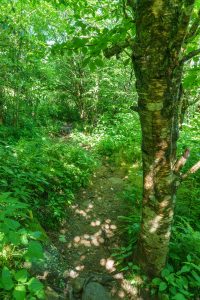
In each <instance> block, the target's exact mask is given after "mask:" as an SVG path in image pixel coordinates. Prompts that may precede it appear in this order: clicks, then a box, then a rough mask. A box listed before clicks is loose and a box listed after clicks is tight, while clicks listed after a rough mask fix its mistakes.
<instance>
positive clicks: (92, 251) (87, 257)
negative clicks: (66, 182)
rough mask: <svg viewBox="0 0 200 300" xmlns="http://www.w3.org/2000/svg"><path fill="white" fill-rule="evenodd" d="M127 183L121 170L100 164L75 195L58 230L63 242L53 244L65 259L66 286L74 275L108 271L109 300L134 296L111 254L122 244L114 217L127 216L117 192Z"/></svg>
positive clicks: (123, 202) (86, 275) (128, 210)
mask: <svg viewBox="0 0 200 300" xmlns="http://www.w3.org/2000/svg"><path fill="white" fill-rule="evenodd" d="M129 184H130V183H128V176H126V172H125V171H124V170H123V169H115V168H111V167H110V166H109V165H108V164H104V165H102V166H101V167H100V168H99V169H98V170H97V172H96V173H95V174H93V178H92V180H91V183H90V185H89V187H88V188H86V189H82V190H81V191H80V192H79V194H78V195H77V197H76V199H75V201H74V203H75V204H74V205H72V206H71V208H70V212H69V215H68V217H67V220H66V222H65V224H64V226H63V228H62V229H61V230H60V234H61V235H62V236H64V240H65V242H62V243H61V242H60V243H59V242H58V241H57V243H56V244H57V247H58V248H59V249H60V251H61V252H62V256H63V257H65V259H66V260H67V264H68V267H69V268H68V272H67V274H66V277H67V278H68V280H69V287H70V286H71V285H73V281H74V279H75V278H82V277H84V278H87V277H88V276H90V275H91V274H96V273H98V274H99V273H100V274H102V275H105V274H109V275H110V277H111V276H112V278H113V279H114V284H112V286H111V288H110V289H109V290H110V292H111V295H112V299H113V300H114V299H115V300H118V299H138V298H136V296H135V290H134V289H133V288H132V287H131V286H130V284H129V283H128V281H127V280H125V279H124V276H123V273H121V272H120V273H119V271H117V267H116V261H115V259H114V257H112V256H111V254H112V253H113V252H114V249H116V248H117V249H118V248H119V247H122V246H123V236H122V233H120V226H121V221H120V220H119V218H118V216H122V215H128V213H127V212H130V210H132V208H131V207H130V203H127V202H125V201H122V200H121V199H120V194H121V195H122V193H123V191H124V190H125V189H126V188H127V187H128V185H129ZM77 299H78V298H77Z"/></svg>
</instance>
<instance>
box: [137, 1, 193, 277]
mask: <svg viewBox="0 0 200 300" xmlns="http://www.w3.org/2000/svg"><path fill="white" fill-rule="evenodd" d="M193 2H194V1H183V0H173V1H172V0H171V1H164V0H153V1H149V0H140V1H137V5H136V42H135V46H134V49H133V65H134V70H135V75H136V89H137V93H138V112H139V115H140V122H141V128H142V158H143V209H142V225H141V233H140V236H139V241H138V247H137V255H136V256H137V258H138V260H139V263H140V265H141V266H142V268H143V269H144V271H145V272H146V273H147V274H149V276H151V277H153V276H157V275H159V273H160V272H161V270H162V268H163V267H164V266H165V263H166V259H167V255H168V248H169V241H170V234H171V225H172V221H173V213H174V203H175V194H176V181H175V178H176V176H175V174H174V165H175V161H176V143H177V139H178V127H179V126H178V125H179V124H178V111H179V103H180V97H181V95H180V94H181V77H182V69H183V67H182V63H181V62H180V55H181V46H182V43H183V41H184V38H185V36H186V33H187V27H188V23H189V19H190V14H191V12H192V4H193Z"/></svg>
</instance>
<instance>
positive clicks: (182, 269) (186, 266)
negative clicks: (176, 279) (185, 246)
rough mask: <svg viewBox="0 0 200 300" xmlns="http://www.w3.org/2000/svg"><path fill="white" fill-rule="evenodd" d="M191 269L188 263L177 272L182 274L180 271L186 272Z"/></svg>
mask: <svg viewBox="0 0 200 300" xmlns="http://www.w3.org/2000/svg"><path fill="white" fill-rule="evenodd" d="M190 270H191V266H190V265H184V266H183V267H182V268H181V270H180V271H179V272H178V274H182V273H187V272H189V271H190Z"/></svg>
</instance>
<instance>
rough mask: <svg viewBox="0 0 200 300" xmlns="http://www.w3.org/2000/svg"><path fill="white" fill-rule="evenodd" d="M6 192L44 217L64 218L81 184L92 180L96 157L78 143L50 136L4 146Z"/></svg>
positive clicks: (0, 148)
mask: <svg viewBox="0 0 200 300" xmlns="http://www.w3.org/2000/svg"><path fill="white" fill-rule="evenodd" d="M0 153H1V157H0V161H1V166H0V174H1V186H2V191H3V192H8V191H9V192H10V194H11V196H13V197H15V198H17V199H18V200H19V201H23V202H25V203H28V204H31V205H32V207H33V210H35V211H37V214H38V217H39V219H40V220H41V221H44V220H45V225H51V224H47V223H46V219H49V216H51V218H50V219H49V220H50V222H52V224H54V221H61V219H62V218H63V217H64V216H65V213H66V212H65V208H66V207H67V206H68V205H69V204H71V203H72V201H73V198H74V192H75V190H76V189H77V188H79V187H81V186H85V185H86V184H87V183H88V180H89V175H90V174H91V172H92V170H93V169H94V167H95V161H94V159H93V158H92V157H91V156H90V155H89V154H87V152H86V151H85V150H84V149H82V148H80V147H77V146H75V145H72V144H68V143H66V142H62V141H61V140H56V139H55V140H52V139H50V138H48V137H42V138H40V139H39V138H37V139H34V140H30V141H27V140H23V139H21V140H20V141H19V142H18V143H17V144H16V145H15V146H11V145H7V144H3V145H1V146H0Z"/></svg>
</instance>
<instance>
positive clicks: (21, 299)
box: [13, 285, 27, 300]
mask: <svg viewBox="0 0 200 300" xmlns="http://www.w3.org/2000/svg"><path fill="white" fill-rule="evenodd" d="M13 298H14V299H16V300H26V299H27V298H26V287H25V286H24V285H17V286H16V287H15V289H14V291H13Z"/></svg>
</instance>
